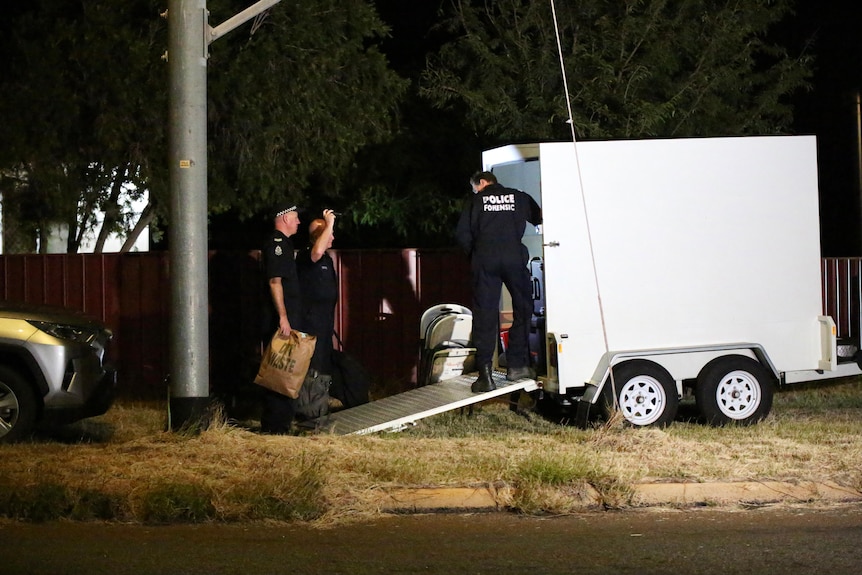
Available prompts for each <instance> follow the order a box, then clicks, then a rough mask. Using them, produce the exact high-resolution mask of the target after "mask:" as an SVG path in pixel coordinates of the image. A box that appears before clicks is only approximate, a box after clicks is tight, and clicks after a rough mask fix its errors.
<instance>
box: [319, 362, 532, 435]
mask: <svg viewBox="0 0 862 575" xmlns="http://www.w3.org/2000/svg"><path fill="white" fill-rule="evenodd" d="M476 376H477V374H475V373H473V374H469V375H460V376H458V377H454V378H452V379H447V380H444V381H440V382H437V383H432V384H430V385H426V386H423V387H419V388H416V389H411V390H410V391H405V392H404V393H399V394H397V395H392V396H390V397H385V398H383V399H380V400H377V401H372V402H370V403H365V404H363V405H358V406H356V407H351V408H350V409H345V410H342V411H336V412H334V413H331V414H329V415H328V416H325V417H321V418H318V419H314V420H311V421H308V422H305V423H303V424H302V427H310V428H313V429H316V430H317V431H318V432H321V433H332V434H335V435H365V434H368V433H375V432H377V431H399V430H401V429H403V428H405V427H407V426H410V425H413V424H415V423H416V422H417V421H418V420H420V419H423V418H425V417H430V416H432V415H437V414H438V413H444V412H446V411H452V410H453V409H458V408H459V407H465V406H468V405H473V404H475V403H480V402H483V401H487V400H489V399H494V398H495V397H500V396H502V395H506V394H508V393H512V392H513V391H521V390H524V391H533V390H536V389H538V384H537V383H536V381H535V380H533V379H523V380H520V381H515V382H511V381H507V380H506V376H505V374H502V373H499V372H494V375H493V378H494V383H495V384H496V386H497V389H495V390H494V391H488V392H485V393H473V392H472V391H470V385H471V384H472V383H473V381H475V379H476Z"/></svg>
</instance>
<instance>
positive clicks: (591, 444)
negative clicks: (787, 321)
mask: <svg viewBox="0 0 862 575" xmlns="http://www.w3.org/2000/svg"><path fill="white" fill-rule="evenodd" d="M165 423H166V412H165V406H164V405H154V404H126V403H120V404H117V405H115V406H114V407H113V408H112V409H111V410H110V411H109V412H108V413H107V414H105V415H104V416H102V417H99V418H93V419H90V420H87V421H84V422H81V423H79V424H76V425H73V426H69V427H66V428H63V430H62V431H61V432H59V434H58V433H54V434H52V435H51V436H50V437H48V438H44V437H43V438H41V439H36V440H34V441H32V442H28V443H21V444H15V445H0V516H6V517H13V518H24V519H31V520H43V519H54V518H58V517H70V518H74V519H113V520H122V521H144V522H154V523H161V522H171V521H209V520H218V521H245V520H257V519H274V520H315V521H317V522H321V523H327V522H332V521H342V520H345V519H349V518H351V517H365V516H369V515H374V514H375V513H378V512H379V505H380V503H379V502H380V497H379V495H380V493H381V492H385V491H386V490H387V489H393V488H399V487H423V486H474V485H496V486H511V487H514V488H516V489H515V490H514V491H513V493H514V494H515V495H513V496H512V497H511V498H510V500H509V501H507V503H508V504H509V505H510V506H511V507H512V508H513V509H516V510H518V511H521V512H525V513H565V512H568V511H570V510H571V509H574V508H577V507H578V503H579V501H581V500H582V499H583V497H584V493H585V491H586V490H597V491H598V493H599V495H600V497H601V499H602V501H603V503H604V504H605V505H606V506H608V507H624V506H626V505H628V504H629V503H630V500H631V495H632V489H631V487H632V485H633V484H635V483H637V482H644V481H680V480H685V481H696V482H699V481H703V482H706V481H741V480H784V481H804V480H813V481H827V480H828V481H833V482H836V483H839V484H841V485H844V486H846V487H848V488H851V489H855V490H862V463H860V462H862V381H859V380H853V381H848V382H843V383H841V384H838V385H830V386H827V385H822V384H821V385H819V386H810V387H797V388H791V391H785V392H782V393H780V394H779V395H778V396H777V397H776V401H775V406H774V408H773V414H772V415H771V416H770V417H769V418H768V419H767V420H766V421H764V422H763V423H761V424H759V425H757V426H754V427H728V428H721V429H715V428H710V427H707V426H705V425H702V424H700V423H698V422H696V421H678V422H676V423H675V424H674V425H673V426H671V427H670V428H668V429H665V430H656V429H632V428H628V427H625V426H622V425H619V424H614V425H608V426H604V427H599V428H595V429H590V430H580V429H577V428H574V427H570V426H565V425H559V424H556V423H553V422H551V421H548V420H547V419H544V418H541V417H539V416H537V415H535V414H528V415H518V414H516V413H514V412H512V411H510V410H509V408H508V405H506V404H503V403H488V404H485V405H483V406H481V407H479V408H476V409H475V410H474V411H473V413H472V414H471V415H467V414H462V413H461V412H457V411H456V412H450V413H446V414H442V415H439V416H436V417H434V418H430V419H428V420H424V421H423V422H421V423H420V425H418V426H416V427H414V428H412V429H410V430H408V431H405V432H402V433H391V434H390V433H386V434H378V435H373V436H362V437H336V436H328V435H318V436H314V435H309V436H298V437H278V436H263V435H259V434H257V433H254V432H253V431H251V430H250V429H249V427H250V424H253V423H254V422H246V424H245V425H243V423H242V422H240V423H236V422H232V423H227V422H225V421H223V420H217V421H216V423H215V424H213V425H212V426H210V428H209V429H207V430H205V431H203V432H201V433H199V434H182V433H168V432H165V431H164V428H165Z"/></svg>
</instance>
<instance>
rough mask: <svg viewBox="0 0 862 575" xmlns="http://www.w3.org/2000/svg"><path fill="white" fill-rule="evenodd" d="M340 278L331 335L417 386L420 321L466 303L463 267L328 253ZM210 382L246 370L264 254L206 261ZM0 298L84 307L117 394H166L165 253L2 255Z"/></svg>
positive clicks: (217, 383)
mask: <svg viewBox="0 0 862 575" xmlns="http://www.w3.org/2000/svg"><path fill="white" fill-rule="evenodd" d="M331 253H332V257H333V261H334V262H335V265H336V270H337V272H338V274H339V280H340V286H339V303H338V306H337V308H336V331H337V332H338V334H339V336H340V337H341V340H342V342H343V343H344V346H345V350H346V351H348V352H349V353H350V354H351V355H353V356H355V357H356V358H357V359H358V360H359V361H360V362H362V364H363V365H365V366H366V368H367V369H368V370H369V372H370V373H371V374H372V376H373V378H374V379H375V381H376V382H378V384H380V385H384V386H385V388H386V389H388V390H391V391H392V392H395V391H402V390H404V389H408V388H410V387H412V386H413V385H414V384H415V381H416V366H417V363H418V357H419V333H418V328H419V318H420V316H421V314H422V312H423V311H424V310H425V309H427V308H428V307H430V306H431V305H434V304H436V303H461V304H464V305H468V304H469V303H470V302H469V299H470V286H469V276H468V274H469V266H468V265H466V260H465V258H464V257H463V256H462V255H461V254H460V252H457V251H455V250H424V251H423V250H410V249H408V250H344V251H339V250H332V252H331ZM209 276H210V277H209V304H210V316H209V322H210V324H209V328H210V329H209V334H210V388H211V390H212V391H213V392H214V393H229V392H230V391H232V390H234V389H236V388H237V387H238V386H239V385H242V384H244V383H247V382H249V381H250V380H251V379H252V378H253V377H254V372H255V371H256V369H257V363H258V361H259V356H260V347H261V343H260V342H261V336H262V334H261V331H262V325H261V324H262V322H261V320H260V309H261V306H262V305H268V300H267V299H265V298H268V295H267V292H266V291H265V283H264V280H263V278H262V274H261V271H260V254H259V252H257V251H252V252H212V253H211V254H210V259H209ZM0 282H2V284H0V298H2V299H3V300H7V301H21V302H27V303H33V304H48V305H55V306H60V307H65V308H68V309H73V310H77V311H82V312H84V313H87V314H88V315H91V316H94V317H96V318H98V319H100V320H102V321H104V322H105V323H106V324H107V325H108V326H109V327H110V328H111V329H112V330H113V331H114V341H113V342H112V345H111V346H110V348H109V354H108V355H109V359H110V360H111V361H113V362H114V363H115V364H116V366H117V369H118V379H119V382H120V385H121V391H122V393H124V394H126V395H128V396H132V397H148V398H160V397H165V394H166V388H165V383H164V381H165V378H166V377H167V376H168V371H169V370H170V365H169V361H170V360H169V357H170V353H169V349H170V348H169V346H170V335H171V330H170V322H171V315H170V258H169V255H168V254H167V253H162V252H147V253H132V254H122V255H120V254H51V255H29V254H28V255H6V256H0Z"/></svg>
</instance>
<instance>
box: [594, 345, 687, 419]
mask: <svg viewBox="0 0 862 575" xmlns="http://www.w3.org/2000/svg"><path fill="white" fill-rule="evenodd" d="M614 388H616V395H617V406H618V407H619V410H620V412H621V413H622V416H623V417H624V418H625V420H626V422H627V423H629V424H631V425H634V426H637V427H645V426H653V427H667V426H668V425H670V424H671V423H673V420H674V418H676V412H677V409H678V408H679V394H678V393H677V391H676V384H675V383H674V380H673V377H671V375H670V374H669V373H668V372H667V370H666V369H665V368H663V367H662V366H660V365H658V364H657V363H653V362H651V361H646V360H642V359H636V360H632V361H627V362H625V363H622V364H620V365H617V366H615V367H614V368H613V379H611V378H608V379H607V380H606V381H605V386H604V390H603V391H602V397H601V399H600V400H599V403H600V404H601V409H600V412H601V414H602V415H603V416H604V417H605V419H608V418H610V416H611V415H612V414H613V412H614Z"/></svg>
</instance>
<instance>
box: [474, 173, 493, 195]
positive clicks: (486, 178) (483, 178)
mask: <svg viewBox="0 0 862 575" xmlns="http://www.w3.org/2000/svg"><path fill="white" fill-rule="evenodd" d="M496 183H497V176H495V175H494V174H492V173H491V172H476V173H475V174H473V175H472V176H470V186H472V188H473V193H476V192H481V191H482V190H483V189H484V188H485V186H489V185H492V184H496Z"/></svg>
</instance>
